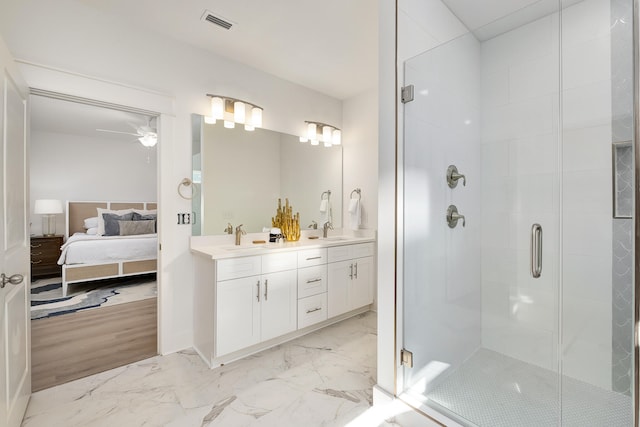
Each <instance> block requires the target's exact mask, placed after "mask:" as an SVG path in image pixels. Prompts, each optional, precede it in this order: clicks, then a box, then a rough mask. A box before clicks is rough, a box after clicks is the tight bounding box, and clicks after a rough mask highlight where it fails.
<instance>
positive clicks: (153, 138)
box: [96, 120, 158, 147]
mask: <svg viewBox="0 0 640 427" xmlns="http://www.w3.org/2000/svg"><path fill="white" fill-rule="evenodd" d="M150 124H151V120H149V125H147V126H136V125H133V124H131V123H130V125H131V127H132V128H134V129H135V131H136V132H135V133H133V132H122V131H119V130H109V129H96V130H97V131H98V132H109V133H120V134H123V135H132V136H135V137H137V138H138V141H140V143H141V144H142V145H144V146H145V147H153V146H154V145H156V144H157V143H158V134H157V133H156V130H155V129H154V128H152V127H151V126H150Z"/></svg>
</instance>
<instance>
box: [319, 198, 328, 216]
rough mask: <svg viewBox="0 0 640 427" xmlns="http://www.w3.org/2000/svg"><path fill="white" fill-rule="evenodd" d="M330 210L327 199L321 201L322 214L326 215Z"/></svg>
mask: <svg viewBox="0 0 640 427" xmlns="http://www.w3.org/2000/svg"><path fill="white" fill-rule="evenodd" d="M328 208H329V201H328V200H327V199H322V200H321V201H320V213H321V214H323V213H326V212H327V209H328Z"/></svg>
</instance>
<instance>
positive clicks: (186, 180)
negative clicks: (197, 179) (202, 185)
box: [178, 178, 196, 200]
mask: <svg viewBox="0 0 640 427" xmlns="http://www.w3.org/2000/svg"><path fill="white" fill-rule="evenodd" d="M182 187H191V194H190V195H186V196H185V195H184V194H182ZM195 191H196V186H195V183H194V182H193V181H192V180H191V179H189V178H184V179H183V180H182V181H180V184H178V195H179V196H180V197H182V198H183V199H185V200H191V199H193V195H194V193H195Z"/></svg>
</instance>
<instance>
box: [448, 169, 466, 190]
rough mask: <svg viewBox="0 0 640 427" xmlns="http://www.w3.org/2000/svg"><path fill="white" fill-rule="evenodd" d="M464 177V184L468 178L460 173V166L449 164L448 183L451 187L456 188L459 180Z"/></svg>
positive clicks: (464, 184)
mask: <svg viewBox="0 0 640 427" xmlns="http://www.w3.org/2000/svg"><path fill="white" fill-rule="evenodd" d="M460 179H462V185H463V186H466V185H467V178H466V177H465V176H464V175H462V174H461V173H458V168H457V167H456V166H455V165H449V167H448V168H447V184H448V185H449V188H456V187H457V186H458V180H460Z"/></svg>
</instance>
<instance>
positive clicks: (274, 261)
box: [262, 252, 298, 273]
mask: <svg viewBox="0 0 640 427" xmlns="http://www.w3.org/2000/svg"><path fill="white" fill-rule="evenodd" d="M297 267H298V256H297V254H296V252H284V253H279V254H268V255H262V273H274V272H276V271H286V270H295V269H296V268H297Z"/></svg>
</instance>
